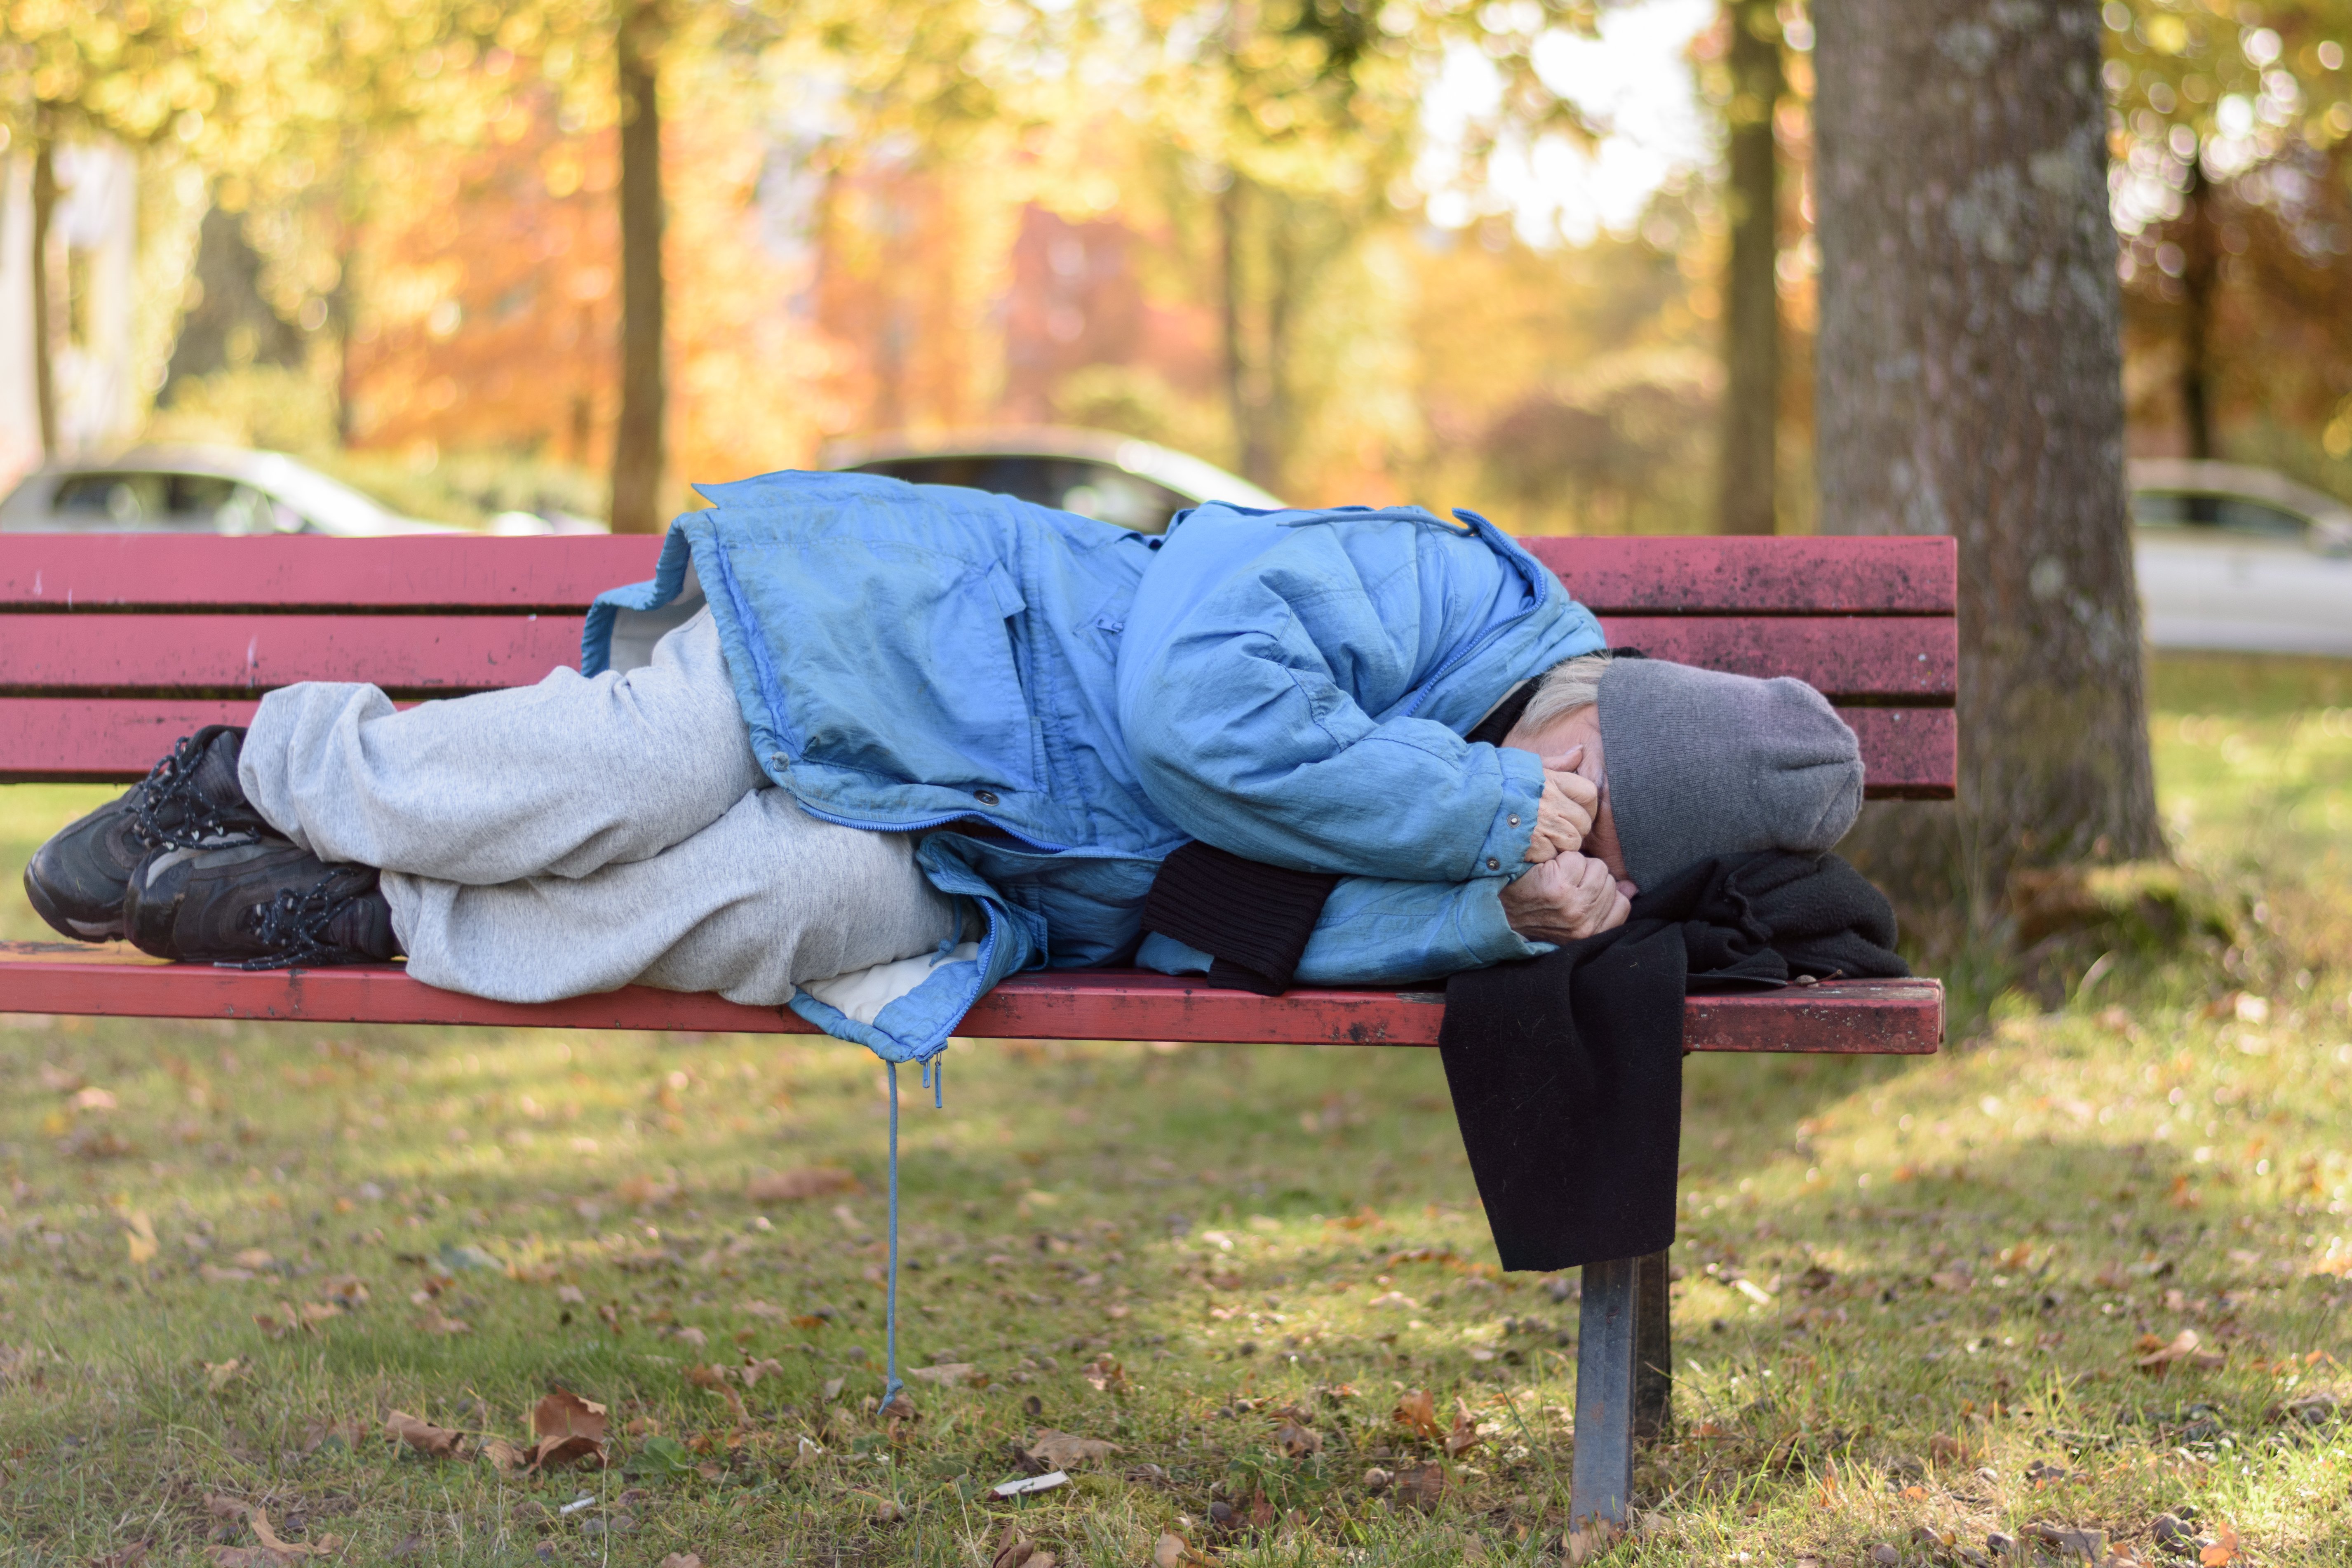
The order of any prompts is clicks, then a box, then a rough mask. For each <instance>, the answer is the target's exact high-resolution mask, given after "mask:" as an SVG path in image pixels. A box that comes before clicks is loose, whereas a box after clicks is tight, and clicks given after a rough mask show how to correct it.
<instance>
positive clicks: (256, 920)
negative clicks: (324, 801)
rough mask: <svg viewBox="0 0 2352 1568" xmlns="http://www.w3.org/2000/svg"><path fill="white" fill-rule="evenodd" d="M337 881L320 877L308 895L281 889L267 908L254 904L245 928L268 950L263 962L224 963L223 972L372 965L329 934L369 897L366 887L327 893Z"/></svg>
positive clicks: (367, 958) (261, 958)
mask: <svg viewBox="0 0 2352 1568" xmlns="http://www.w3.org/2000/svg"><path fill="white" fill-rule="evenodd" d="M334 883H335V877H334V874H333V873H331V872H330V873H329V874H328V875H326V876H324V877H321V878H320V879H319V882H318V885H317V886H315V887H313V888H312V889H310V891H309V892H307V893H298V892H296V891H295V890H294V889H291V888H282V889H278V897H276V898H275V899H273V900H270V901H269V902H268V903H266V904H256V905H255V906H254V907H253V908H252V909H251V910H247V913H246V916H245V921H246V924H247V927H248V928H250V929H251V930H252V931H253V933H254V937H255V940H257V942H260V944H261V945H262V946H263V947H265V948H268V950H269V951H268V952H267V953H266V954H264V955H263V956H262V957H260V958H248V959H246V960H245V961H243V962H242V963H227V964H223V965H221V966H220V967H222V968H224V969H324V968H327V967H328V966H330V965H332V964H340V963H373V962H374V961H373V959H371V958H370V957H369V956H368V955H367V954H366V953H364V952H352V950H351V949H350V948H348V947H345V946H343V945H342V944H341V942H335V941H334V940H332V939H331V938H330V937H329V936H328V935H327V928H328V926H330V925H331V924H332V923H333V921H334V919H335V917H336V916H337V915H339V914H341V913H342V912H343V910H346V909H348V908H350V907H351V906H352V904H353V903H355V902H357V901H358V900H361V899H362V898H364V897H366V896H367V891H368V890H367V889H356V890H353V891H350V892H344V893H332V892H330V891H329V890H328V889H331V888H332V887H333V886H334Z"/></svg>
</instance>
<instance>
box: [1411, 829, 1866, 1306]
mask: <svg viewBox="0 0 2352 1568" xmlns="http://www.w3.org/2000/svg"><path fill="white" fill-rule="evenodd" d="M1894 944H1895V911H1894V910H1892V909H1891V908H1889V907H1888V905H1887V902H1886V899H1885V895H1884V894H1882V893H1880V892H1879V890H1878V889H1875V888H1874V887H1872V886H1871V885H1870V883H1869V882H1868V881H1866V880H1864V878H1863V876H1862V874H1861V873H1860V872H1858V871H1856V870H1855V869H1854V868H1853V867H1851V866H1849V865H1847V864H1846V863H1845V862H1844V861H1843V860H1842V859H1840V858H1837V857H1836V856H1834V855H1820V856H1814V855H1785V854H1781V853H1779V852H1777V851H1770V850H1768V851H1765V852H1763V853H1761V854H1755V855H1741V856H1736V857H1732V858H1726V859H1720V860H1706V861H1701V862H1700V863H1699V864H1697V865H1696V866H1693V867H1691V868H1688V869H1687V870H1685V871H1683V872H1681V873H1679V874H1678V875H1676V876H1675V877H1673V878H1670V879H1668V880H1667V881H1666V882H1665V883H1664V885H1663V886H1661V887H1658V888H1656V889H1650V890H1647V891H1645V892H1643V894H1642V895H1641V896H1640V897H1639V898H1637V899H1635V900H1633V912H1632V914H1631V915H1630V916H1628V918H1627V919H1626V921H1625V923H1624V924H1623V925H1621V926H1619V927H1617V928H1616V929H1615V930H1614V931H1602V932H1601V934H1600V935H1598V936H1592V937H1587V938H1586V939H1585V940H1583V941H1582V942H1570V943H1569V944H1568V945H1566V946H1564V947H1561V948H1559V949H1558V950H1556V951H1554V952H1549V953H1546V954H1544V955H1543V956H1542V957H1540V958H1530V959H1525V960H1521V961H1519V962H1517V963H1498V964H1496V965H1495V966H1494V967H1492V968H1489V969H1474V970H1469V971H1466V972H1465V973H1461V974H1457V975H1455V976H1454V977H1453V978H1452V979H1451V980H1449V981H1447V982H1446V983H1445V1022H1444V1026H1443V1027H1442V1029H1441V1030H1440V1032H1439V1035H1438V1054H1439V1055H1440V1056H1441V1057H1443V1058H1444V1062H1445V1081H1446V1084H1447V1086H1448V1087H1449V1088H1450V1089H1452V1090H1453V1093H1454V1118H1455V1120H1456V1121H1459V1122H1460V1124H1461V1127H1462V1143H1463V1147H1464V1148H1465V1150H1467V1151H1468V1152H1469V1155H1470V1171H1471V1173H1472V1174H1473V1175H1474V1176H1475V1177H1476V1178H1477V1181H1478V1195H1479V1198H1480V1199H1481V1200H1482V1201H1483V1202H1484V1203H1485V1205H1486V1223H1487V1224H1488V1226H1491V1227H1492V1228H1493V1230H1494V1233H1495V1247H1496V1251H1497V1252H1499V1253H1500V1254H1501V1255H1502V1264H1503V1267H1504V1268H1569V1267H1570V1266H1571V1265H1575V1264H1581V1263H1597V1262H1603V1261H1606V1260H1608V1259H1611V1258H1644V1257H1647V1256H1648V1255H1649V1254H1651V1253H1653V1252H1657V1251H1661V1250H1663V1249H1664V1247H1667V1246H1668V1245H1669V1244H1671V1243H1672V1242H1673V1240H1674V1238H1675V1163H1676V1160H1677V1159H1678V1157H1679V1151H1680V1144H1681V1139H1682V1091H1683V997H1684V996H1685V994H1690V993H1698V992H1708V991H1745V990H1757V989H1764V988H1770V987H1776V986H1780V985H1785V984H1790V983H1791V982H1792V981H1794V980H1795V979H1797V978H1798V977H1799V976H1806V977H1810V978H1811V979H1815V980H1826V979H1829V978H1831V977H1832V976H1833V975H1834V976H1838V977H1842V978H1844V979H1848V980H1859V979H1875V978H1884V977H1892V976H1895V975H1904V974H1908V973H1910V972H1911V971H1910V969H1909V967H1908V966H1907V965H1906V964H1905V963H1904V962H1903V960H1902V959H1900V958H1898V957H1896V956H1895V952H1893V951H1892V950H1893V948H1894Z"/></svg>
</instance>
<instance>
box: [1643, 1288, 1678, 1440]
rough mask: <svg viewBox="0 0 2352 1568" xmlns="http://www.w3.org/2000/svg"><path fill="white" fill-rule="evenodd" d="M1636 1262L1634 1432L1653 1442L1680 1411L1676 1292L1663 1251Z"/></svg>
mask: <svg viewBox="0 0 2352 1568" xmlns="http://www.w3.org/2000/svg"><path fill="white" fill-rule="evenodd" d="M1636 1267H1638V1268H1639V1269H1640V1271H1641V1273H1640V1279H1639V1280H1638V1282H1637V1286H1636V1300H1635V1301H1634V1307H1633V1318H1634V1323H1633V1354H1634V1362H1633V1436H1635V1437H1636V1438H1638V1439H1640V1440H1641V1441H1642V1442H1644V1443H1654V1442H1656V1441H1657V1440H1658V1439H1659V1438H1661V1437H1664V1436H1666V1433H1667V1429H1668V1428H1669V1427H1670V1426H1672V1425H1673V1422H1674V1416H1675V1318H1674V1297H1673V1294H1672V1292H1671V1289H1670V1287H1669V1278H1668V1275H1667V1273H1666V1255H1665V1254H1664V1252H1653V1253H1652V1254H1650V1255H1649V1256H1648V1257H1647V1258H1641V1259H1638V1260H1637V1264H1636Z"/></svg>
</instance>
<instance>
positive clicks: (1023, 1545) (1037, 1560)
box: [988, 1524, 1054, 1568]
mask: <svg viewBox="0 0 2352 1568" xmlns="http://www.w3.org/2000/svg"><path fill="white" fill-rule="evenodd" d="M988 1568H1054V1554H1053V1553H1052V1552H1047V1551H1045V1550H1044V1549H1042V1548H1040V1547H1039V1546H1038V1544H1037V1543H1036V1542H1034V1541H1031V1540H1028V1539H1027V1538H1025V1537H1024V1536H1023V1535H1022V1533H1021V1532H1020V1531H1018V1530H1015V1529H1014V1528H1013V1526H1012V1525H1010V1524H1008V1525H1006V1526H1005V1527H1004V1533H1003V1535H1002V1536H1000V1537H999V1538H998V1539H997V1542H996V1552H995V1554H994V1555H992V1557H990V1558H989V1560H988Z"/></svg>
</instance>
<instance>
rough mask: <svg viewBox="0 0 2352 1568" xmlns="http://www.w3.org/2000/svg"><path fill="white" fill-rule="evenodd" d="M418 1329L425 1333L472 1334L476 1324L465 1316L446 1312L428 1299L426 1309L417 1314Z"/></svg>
mask: <svg viewBox="0 0 2352 1568" xmlns="http://www.w3.org/2000/svg"><path fill="white" fill-rule="evenodd" d="M416 1331H417V1332H419V1333H424V1334H470V1333H472V1332H473V1331H474V1325H473V1324H471V1323H469V1322H467V1321H466V1320H465V1319H463V1318H452V1317H449V1316H447V1315H446V1314H444V1313H443V1311H442V1310H441V1309H440V1308H439V1307H438V1306H436V1305H435V1304H434V1303H433V1302H432V1301H429V1300H428V1301H426V1302H425V1310H424V1311H422V1312H420V1313H418V1314H417V1317H416Z"/></svg>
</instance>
